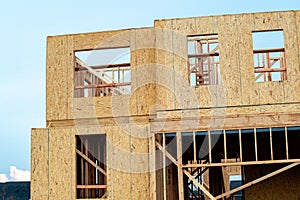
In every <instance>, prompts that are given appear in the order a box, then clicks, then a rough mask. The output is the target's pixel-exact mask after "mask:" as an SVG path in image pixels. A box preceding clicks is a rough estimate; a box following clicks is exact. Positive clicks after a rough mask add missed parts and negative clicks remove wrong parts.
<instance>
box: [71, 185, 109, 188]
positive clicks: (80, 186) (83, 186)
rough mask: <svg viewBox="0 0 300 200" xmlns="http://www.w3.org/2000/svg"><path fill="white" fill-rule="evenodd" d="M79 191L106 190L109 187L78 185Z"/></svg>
mask: <svg viewBox="0 0 300 200" xmlns="http://www.w3.org/2000/svg"><path fill="white" fill-rule="evenodd" d="M76 188H77V189H105V188H107V185H77V186H76Z"/></svg>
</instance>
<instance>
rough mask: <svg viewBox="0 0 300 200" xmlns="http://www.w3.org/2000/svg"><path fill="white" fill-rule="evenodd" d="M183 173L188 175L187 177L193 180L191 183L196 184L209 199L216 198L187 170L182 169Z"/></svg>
mask: <svg viewBox="0 0 300 200" xmlns="http://www.w3.org/2000/svg"><path fill="white" fill-rule="evenodd" d="M183 173H184V174H185V175H186V176H187V177H189V179H190V180H191V181H193V183H194V184H195V185H196V186H198V187H199V188H200V189H201V190H202V191H203V192H204V194H206V195H207V196H208V197H209V198H210V200H216V198H215V197H214V196H213V195H212V194H211V193H210V192H209V191H207V190H206V188H205V187H204V186H203V185H201V184H200V183H199V182H198V181H197V180H196V179H195V178H194V177H193V176H192V175H191V174H190V173H189V172H188V171H187V170H185V169H184V170H183Z"/></svg>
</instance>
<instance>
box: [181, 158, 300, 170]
mask: <svg viewBox="0 0 300 200" xmlns="http://www.w3.org/2000/svg"><path fill="white" fill-rule="evenodd" d="M294 162H300V159H289V160H266V161H247V162H228V163H225V162H224V163H205V164H185V165H182V168H190V167H226V166H243V165H265V164H280V163H294Z"/></svg>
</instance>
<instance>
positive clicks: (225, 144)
mask: <svg viewBox="0 0 300 200" xmlns="http://www.w3.org/2000/svg"><path fill="white" fill-rule="evenodd" d="M223 133H224V154H225V155H224V157H225V162H227V143H226V130H223Z"/></svg>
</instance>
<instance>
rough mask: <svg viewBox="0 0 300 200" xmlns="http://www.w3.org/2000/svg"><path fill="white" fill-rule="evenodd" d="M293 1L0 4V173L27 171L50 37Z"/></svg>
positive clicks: (290, 5)
mask: <svg viewBox="0 0 300 200" xmlns="http://www.w3.org/2000/svg"><path fill="white" fill-rule="evenodd" d="M297 9H300V2H298V1H296V0H286V1H280V0H277V1H274V0H273V1H271V0H264V1H261V0H250V1H241V0H239V1H238V0H228V1H225V0H215V1H208V0H207V1H201V0H197V1H196V0H186V1H183V0H182V1H180V0H173V1H162V0H160V1H158V0H152V1H135V0H131V1H109V0H107V1H101V0H87V1H76V0H73V1H71V0H65V1H56V0H53V1H33V0H27V1H13V0H12V1H4V2H2V3H1V7H0V22H1V23H0V24H1V32H0V45H1V48H0V56H1V73H0V91H1V98H0V110H1V112H0V118H1V120H0V141H1V144H0V174H1V173H5V174H9V170H10V167H11V166H16V167H17V168H18V169H22V170H30V129H31V128H32V127H45V98H46V97H45V92H46V91H45V63H46V59H45V55H46V37H47V36H49V35H59V34H69V33H80V32H93V31H102V30H112V29H122V28H135V27H148V26H153V21H154V20H155V19H164V18H181V17H193V16H206V15H219V14H231V13H244V12H261V11H276V10H297Z"/></svg>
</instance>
